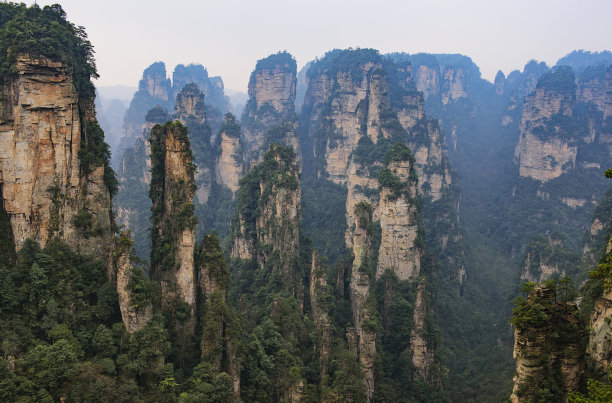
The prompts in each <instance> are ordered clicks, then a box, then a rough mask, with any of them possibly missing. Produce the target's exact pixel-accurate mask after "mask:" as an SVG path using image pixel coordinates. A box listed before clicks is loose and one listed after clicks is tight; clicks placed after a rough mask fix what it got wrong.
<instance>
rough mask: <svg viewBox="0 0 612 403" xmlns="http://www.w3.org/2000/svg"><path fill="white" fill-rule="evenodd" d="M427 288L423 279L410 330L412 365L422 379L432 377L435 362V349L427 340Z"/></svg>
mask: <svg viewBox="0 0 612 403" xmlns="http://www.w3.org/2000/svg"><path fill="white" fill-rule="evenodd" d="M426 292H427V288H426V285H425V282H424V281H422V282H421V283H420V284H419V286H418V287H417V295H416V299H415V302H414V327H413V328H412V331H411V332H410V351H411V353H412V365H414V369H415V372H416V376H417V377H418V378H421V379H427V380H432V381H435V379H431V374H432V371H431V370H432V367H433V364H434V350H433V348H432V347H431V346H430V345H428V344H427V340H425V336H424V335H425V331H426V323H425V318H426V315H427V312H428V311H429V310H431V308H430V304H429V303H427V301H426V299H425V293H426Z"/></svg>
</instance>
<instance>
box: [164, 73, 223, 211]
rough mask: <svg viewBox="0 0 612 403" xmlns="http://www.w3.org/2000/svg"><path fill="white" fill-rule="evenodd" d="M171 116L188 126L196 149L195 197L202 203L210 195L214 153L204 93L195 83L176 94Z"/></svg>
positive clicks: (190, 137)
mask: <svg viewBox="0 0 612 403" xmlns="http://www.w3.org/2000/svg"><path fill="white" fill-rule="evenodd" d="M173 118H174V119H176V120H178V121H180V122H181V123H183V125H185V126H187V127H188V128H189V139H190V141H191V144H192V147H193V149H195V150H197V153H196V156H195V158H194V162H195V164H196V166H197V171H196V174H195V181H196V186H197V190H196V197H197V200H198V203H200V204H204V203H206V202H207V201H208V197H209V196H210V192H211V187H212V182H213V179H214V173H213V169H214V165H213V159H214V154H213V150H212V144H211V143H212V130H211V128H210V126H209V125H208V122H207V119H206V105H205V104H204V93H203V92H202V91H200V89H199V88H198V86H197V85H196V84H193V83H191V84H187V85H185V86H184V87H183V88H182V89H181V91H180V92H179V93H178V94H177V96H176V106H175V108H174V115H173Z"/></svg>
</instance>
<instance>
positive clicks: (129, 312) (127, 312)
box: [115, 232, 153, 333]
mask: <svg viewBox="0 0 612 403" xmlns="http://www.w3.org/2000/svg"><path fill="white" fill-rule="evenodd" d="M130 237H131V236H130V234H129V233H125V232H124V233H122V234H121V243H120V244H119V246H118V250H117V257H116V261H115V269H116V271H117V296H118V299H119V309H120V311H121V319H122V320H123V324H124V325H125V329H126V330H127V331H128V333H134V332H136V331H138V330H140V329H142V328H143V327H144V326H145V325H146V324H147V322H148V321H149V320H150V319H151V317H152V316H153V305H152V303H151V301H146V302H141V305H138V304H137V303H136V302H134V301H133V298H132V295H131V291H130V287H129V283H130V280H131V279H132V277H133V276H135V272H134V267H133V266H132V264H131V262H130V249H131V246H132V245H131V239H130ZM142 275H143V276H144V273H142Z"/></svg>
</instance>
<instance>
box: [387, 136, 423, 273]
mask: <svg viewBox="0 0 612 403" xmlns="http://www.w3.org/2000/svg"><path fill="white" fill-rule="evenodd" d="M388 159H390V162H389V163H388V164H387V167H385V168H383V170H381V173H380V175H379V182H380V185H381V192H380V226H381V229H382V239H381V243H380V248H379V250H378V266H377V268H376V277H377V278H379V277H380V276H381V275H382V274H383V273H384V272H385V270H391V271H393V273H395V275H396V276H397V278H398V279H399V280H414V279H415V278H417V277H418V276H419V272H420V267H421V256H422V255H423V250H422V248H423V245H419V235H420V234H419V221H418V211H417V204H416V201H417V196H418V195H417V177H416V172H415V170H414V169H413V165H414V158H413V157H412V154H411V153H410V150H409V149H408V147H406V146H405V145H403V144H399V143H398V144H396V145H394V146H393V147H392V148H391V150H390V152H389V154H388ZM420 238H421V240H420V242H421V243H422V242H423V240H422V235H421V237H420Z"/></svg>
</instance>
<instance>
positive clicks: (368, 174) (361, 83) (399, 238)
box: [300, 49, 450, 399]
mask: <svg viewBox="0 0 612 403" xmlns="http://www.w3.org/2000/svg"><path fill="white" fill-rule="evenodd" d="M411 74H412V68H411V65H410V63H408V62H398V63H394V62H390V61H389V60H383V59H382V58H381V57H380V55H379V54H378V53H377V52H375V51H372V50H367V49H365V50H356V51H352V50H348V51H332V52H330V53H329V54H327V55H326V56H325V57H324V58H323V59H321V60H320V61H318V62H314V63H313V65H312V66H311V69H310V70H309V72H308V89H307V92H306V96H305V99H304V105H303V107H302V119H301V122H300V126H301V130H302V141H303V144H304V145H306V146H308V147H311V150H310V152H312V157H308V156H307V155H306V154H305V157H304V159H305V165H306V163H307V162H310V161H312V169H313V171H314V172H315V174H316V175H317V176H318V177H319V178H325V179H326V180H329V181H331V182H334V183H337V184H343V185H346V188H347V198H346V206H345V214H346V223H347V226H346V228H347V229H346V231H345V237H344V239H345V243H346V247H347V249H348V250H350V251H352V254H353V256H354V260H353V264H352V268H351V273H350V285H349V288H350V289H349V293H350V301H351V310H352V314H353V324H354V329H347V337H348V338H349V340H352V341H353V342H352V346H353V347H352V348H353V351H355V353H356V357H357V360H358V362H359V363H360V367H361V370H362V372H363V375H364V384H365V389H366V398H368V399H371V398H372V396H373V393H374V362H375V358H376V355H377V340H376V329H377V326H378V325H377V321H378V320H377V313H376V307H374V306H370V305H369V303H368V301H369V298H370V287H371V284H373V282H374V281H375V279H377V278H380V277H381V275H382V274H383V273H384V272H385V271H386V270H387V269H390V270H391V271H392V272H393V273H394V274H395V275H396V276H397V277H398V279H399V280H400V281H414V280H415V279H416V278H417V277H418V276H419V273H420V259H421V255H422V253H423V252H422V246H420V245H419V244H418V243H419V238H420V237H419V229H418V219H417V217H418V215H417V207H416V200H417V198H418V195H419V192H423V194H424V195H425V196H427V197H428V200H430V201H432V200H433V201H436V200H439V199H440V198H441V197H442V196H443V193H444V191H445V190H447V188H448V186H449V184H450V175H449V174H448V168H446V166H447V164H448V163H447V162H446V159H445V156H444V155H443V152H442V150H443V140H442V138H441V136H440V131H439V128H438V126H437V124H434V123H433V122H431V121H427V119H426V117H425V113H424V98H423V94H422V93H420V92H419V91H418V90H417V88H416V87H415V84H414V82H413V81H412V76H411ZM449 96H450V95H449ZM406 145H408V146H409V147H411V148H412V149H413V150H418V151H417V154H416V158H415V156H414V155H413V154H412V153H411V151H410V150H409V148H408V147H407V146H406ZM400 149H401V150H400ZM392 150H395V151H396V154H393V151H392ZM306 152H308V151H307V150H305V153H306ZM391 154H393V155H395V157H390V155H391ZM389 158H391V160H389ZM394 158H395V159H394ZM440 168H441V169H440ZM381 178H383V179H381ZM381 180H382V182H381ZM421 180H422V182H421ZM366 210H367V211H366ZM372 221H379V223H380V228H381V240H380V247H379V248H378V250H374V251H373V250H370V249H371V239H372ZM368 222H369V224H367V223H368ZM376 255H378V266H376V265H375V264H374V263H373V262H374V261H375V258H376ZM372 266H374V267H372ZM421 330H422V329H419V332H420V331H421ZM419 334H420V333H419ZM349 344H350V345H351V343H349ZM424 348H427V347H424ZM432 351H433V350H432ZM432 351H428V353H427V354H428V356H429V355H431V357H433V352H432ZM417 357H418V359H420V358H423V357H424V355H422V354H421V355H418V354H417ZM422 367H423V368H426V369H425V371H428V370H429V368H431V365H430V363H423V364H422ZM419 376H420V375H419Z"/></svg>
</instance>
